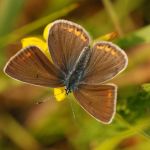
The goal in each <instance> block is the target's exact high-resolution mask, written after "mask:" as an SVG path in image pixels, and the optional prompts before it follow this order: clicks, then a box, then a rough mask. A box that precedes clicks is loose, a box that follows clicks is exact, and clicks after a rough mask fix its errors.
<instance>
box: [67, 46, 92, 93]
mask: <svg viewBox="0 0 150 150" xmlns="http://www.w3.org/2000/svg"><path fill="white" fill-rule="evenodd" d="M90 56H91V49H90V47H85V48H84V49H83V50H82V52H81V54H80V55H79V58H78V59H77V61H76V62H75V64H74V66H73V68H72V69H71V71H70V72H69V73H68V75H67V76H66V79H65V86H66V91H69V92H71V91H72V90H75V89H76V88H77V87H78V85H79V83H80V81H81V80H82V78H83V74H84V71H85V68H86V66H87V64H88V62H89V59H90Z"/></svg>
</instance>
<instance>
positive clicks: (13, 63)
mask: <svg viewBox="0 0 150 150" xmlns="http://www.w3.org/2000/svg"><path fill="white" fill-rule="evenodd" d="M4 72H5V73H6V74H8V75H9V76H11V77H12V78H15V79H17V80H20V81H23V82H27V83H30V84H35V85H40V86H47V87H61V86H63V85H62V83H61V80H60V77H61V76H62V75H61V72H60V71H59V70H58V69H57V68H56V67H55V66H54V65H53V64H52V63H51V62H50V61H49V60H48V58H47V57H46V56H45V55H44V54H43V53H42V52H41V50H40V49H39V48H38V47H35V46H30V47H27V48H25V49H22V50H20V51H19V52H18V53H17V54H16V55H15V56H13V57H12V58H11V59H10V60H9V62H8V63H7V64H6V66H5V68H4Z"/></svg>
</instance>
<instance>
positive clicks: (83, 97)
mask: <svg viewBox="0 0 150 150" xmlns="http://www.w3.org/2000/svg"><path fill="white" fill-rule="evenodd" d="M116 95H117V87H116V86H115V85H109V84H108V85H80V86H79V88H78V89H77V90H76V91H74V96H75V97H76V99H77V101H78V102H79V104H80V105H81V106H82V107H83V109H85V110H86V111H87V112H88V113H89V114H90V115H92V116H93V117H94V118H96V119H97V120H98V121H100V122H102V123H106V124H109V123H111V121H112V119H113V117H114V115H115V112H116Z"/></svg>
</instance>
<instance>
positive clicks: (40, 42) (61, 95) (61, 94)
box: [21, 24, 66, 101]
mask: <svg viewBox="0 0 150 150" xmlns="http://www.w3.org/2000/svg"><path fill="white" fill-rule="evenodd" d="M50 27H51V24H48V25H47V26H46V27H45V29H44V32H43V37H44V39H42V38H38V37H27V38H24V39H22V40H21V43H22V47H23V48H24V47H27V46H30V45H35V46H38V47H39V48H40V49H41V51H42V52H43V53H44V54H45V55H46V56H47V57H48V59H49V60H50V61H52V59H51V56H50V53H49V50H48V46H47V43H46V40H47V38H48V31H49V29H50ZM54 96H55V98H56V100H57V101H62V100H64V99H65V97H66V92H65V88H64V87H63V88H62V87H61V88H54Z"/></svg>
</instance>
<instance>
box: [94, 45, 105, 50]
mask: <svg viewBox="0 0 150 150" xmlns="http://www.w3.org/2000/svg"><path fill="white" fill-rule="evenodd" d="M96 48H97V49H100V50H103V49H104V46H102V45H97V46H96Z"/></svg>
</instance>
